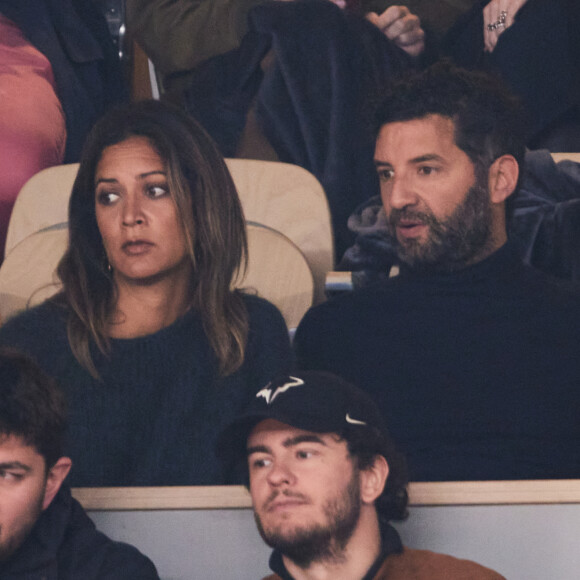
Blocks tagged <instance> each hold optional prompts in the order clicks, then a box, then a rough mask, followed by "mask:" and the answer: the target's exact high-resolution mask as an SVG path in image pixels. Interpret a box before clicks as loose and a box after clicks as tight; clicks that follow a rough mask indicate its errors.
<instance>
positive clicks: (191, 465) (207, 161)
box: [0, 101, 291, 486]
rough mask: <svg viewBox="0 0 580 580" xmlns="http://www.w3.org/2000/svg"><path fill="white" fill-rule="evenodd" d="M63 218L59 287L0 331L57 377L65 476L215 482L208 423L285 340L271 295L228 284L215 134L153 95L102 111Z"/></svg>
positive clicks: (222, 414) (231, 222) (282, 352)
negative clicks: (70, 465) (65, 416)
mask: <svg viewBox="0 0 580 580" xmlns="http://www.w3.org/2000/svg"><path fill="white" fill-rule="evenodd" d="M69 230H70V234H69V236H70V237H69V247H68V250H67V252H66V254H65V255H64V257H63V259H62V261H61V263H60V264H59V267H58V274H59V277H60V279H61V281H62V283H63V290H62V292H61V293H60V294H58V295H57V296H56V297H54V298H53V299H51V300H49V301H48V302H45V303H44V304H42V305H40V306H39V307H37V308H34V309H31V310H30V311H28V312H25V313H23V314H21V315H20V316H18V317H16V318H15V319H13V320H11V321H9V322H8V323H7V324H6V325H5V326H4V327H3V328H2V329H1V331H0V341H1V342H3V343H5V344H10V345H12V346H15V347H18V348H20V349H21V350H23V351H25V352H28V353H29V354H31V355H32V356H33V357H34V358H35V359H36V360H37V362H38V363H39V364H40V365H41V367H42V368H43V369H44V370H45V371H46V372H48V373H49V374H51V375H52V376H53V377H55V378H56V379H57V380H58V381H59V382H60V384H61V385H62V386H63V387H64V389H65V391H66V393H67V396H68V400H69V414H70V433H69V435H70V436H69V448H68V449H67V454H68V455H70V456H71V457H72V459H73V462H74V465H75V467H74V469H73V471H72V477H71V483H72V484H73V485H77V486H96V485H106V486H109V485H201V484H219V483H227V482H228V475H227V474H225V473H223V471H222V469H221V467H220V465H219V464H218V463H217V461H216V460H215V459H214V453H213V442H214V438H215V435H216V433H217V432H218V431H219V429H220V427H221V425H223V424H224V423H225V422H227V421H228V420H229V419H230V418H231V417H232V416H234V415H235V414H236V412H237V411H239V409H240V408H242V407H243V406H245V404H246V403H247V402H248V400H249V398H250V397H252V396H253V394H254V393H255V392H256V391H257V390H258V389H259V388H260V387H262V386H263V384H265V383H266V382H267V381H268V379H269V378H270V376H271V375H273V374H274V373H276V372H279V371H281V370H282V371H283V370H285V369H286V368H288V367H289V365H290V361H291V355H290V348H289V343H288V337H287V331H286V327H285V324H284V321H283V319H282V317H281V315H280V313H279V312H278V311H277V310H276V308H275V307H274V306H272V305H271V304H269V303H268V302H266V301H264V300H262V299H259V298H257V297H255V296H251V295H246V294H243V293H242V292H240V291H239V290H234V289H233V284H234V282H235V281H236V279H237V277H238V276H240V275H242V274H243V271H244V268H245V264H246V259H247V244H246V234H245V223H244V218H243V213H242V209H241V205H240V201H239V199H238V196H237V193H236V190H235V186H234V184H233V182H232V179H231V176H230V174H229V172H228V170H227V167H226V165H225V163H224V160H223V158H222V156H221V155H220V153H219V151H218V150H217V148H216V146H215V145H214V143H213V142H212V141H211V139H210V138H209V137H208V136H207V135H206V133H205V132H204V131H203V129H201V128H200V127H199V125H198V124H197V123H196V122H195V121H193V120H192V119H191V118H189V117H188V116H187V115H186V114H185V113H183V112H181V111H180V110H178V109H176V108H173V107H171V106H168V105H165V104H162V103H159V102H155V101H144V102H140V103H137V104H133V105H130V106H126V107H123V108H121V109H118V110H115V111H113V112H111V113H109V114H108V115H106V116H105V117H104V118H103V119H101V121H99V123H97V125H96V126H95V127H94V129H93V131H92V132H91V134H90V135H89V138H88V140H87V142H86V144H85V148H84V152H83V157H82V159H81V165H80V168H79V172H78V175H77V178H76V181H75V184H74V187H73V191H72V194H71V199H70V205H69Z"/></svg>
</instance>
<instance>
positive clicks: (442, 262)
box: [295, 64, 580, 481]
mask: <svg viewBox="0 0 580 580" xmlns="http://www.w3.org/2000/svg"><path fill="white" fill-rule="evenodd" d="M377 121H378V123H377V140H376V148H375V165H376V168H377V172H378V176H379V180H380V184H381V198H382V202H383V207H384V212H385V216H386V219H387V222H388V225H389V230H390V233H391V236H392V238H393V240H394V243H395V245H396V249H397V253H398V256H399V260H400V263H401V273H400V275H399V276H398V277H396V278H392V279H390V280H388V281H386V282H383V283H381V284H377V285H375V286H373V287H369V288H366V289H363V290H361V291H357V292H354V293H352V294H350V295H347V296H341V297H337V298H335V299H333V300H330V301H328V302H326V303H325V304H322V305H320V306H318V307H316V308H314V309H312V310H311V311H310V312H309V313H307V315H306V317H305V318H304V320H303V321H302V323H301V325H300V327H299V328H298V331H297V333H296V337H295V345H296V349H297V354H298V361H299V364H300V366H301V368H304V369H319V370H327V371H331V372H334V373H336V374H339V375H341V376H343V377H345V378H347V379H349V380H351V381H353V382H354V383H355V384H358V385H360V386H361V387H362V388H364V389H365V390H367V391H368V392H369V393H370V394H371V395H372V397H373V398H374V399H375V401H376V403H377V405H378V407H379V409H380V410H381V412H382V413H383V414H384V416H385V418H386V420H387V422H388V424H389V426H390V429H391V432H392V433H393V435H394V437H395V438H396V439H397V441H398V442H399V444H400V445H401V447H402V449H403V450H404V452H405V454H406V456H407V458H408V461H409V464H410V473H411V478H412V479H413V480H418V481H421V480H423V481H436V480H470V479H473V480H490V479H544V478H577V477H580V445H579V442H580V422H579V421H578V420H577V417H578V416H579V413H580V389H579V388H578V386H579V385H580V356H578V353H579V352H580V291H579V289H578V287H575V286H572V285H569V284H568V283H566V282H563V281H557V280H555V279H552V278H550V277H548V276H547V275H544V274H542V273H540V272H538V271H536V270H534V269H532V268H529V267H527V266H525V265H524V264H523V263H522V262H521V260H520V259H519V258H518V255H517V252H516V251H515V249H514V248H513V247H512V245H511V244H510V242H509V241H508V238H507V233H506V211H509V208H508V209H507V210H506V206H507V205H509V197H510V196H511V195H512V194H513V193H514V191H516V189H517V186H518V181H519V176H520V174H521V164H522V160H523V156H524V144H523V134H524V129H523V126H522V125H523V124H522V122H521V121H520V107H519V105H518V103H517V101H515V100H514V98H513V97H512V96H511V95H510V94H509V93H507V92H506V90H505V89H504V88H503V87H502V86H501V84H500V83H499V81H498V80H497V79H494V78H492V77H489V76H486V75H484V74H481V73H474V72H467V71H463V70H460V69H455V68H453V67H450V66H449V65H447V64H439V65H436V66H435V67H433V68H431V69H428V70H426V71H424V72H422V73H419V74H417V75H415V76H414V77H411V78H409V79H406V80H404V81H401V82H400V83H397V84H396V85H394V86H393V87H392V88H391V89H390V91H389V92H388V94H387V95H386V98H385V100H384V102H383V104H382V106H381V107H380V109H379V113H378V117H377Z"/></svg>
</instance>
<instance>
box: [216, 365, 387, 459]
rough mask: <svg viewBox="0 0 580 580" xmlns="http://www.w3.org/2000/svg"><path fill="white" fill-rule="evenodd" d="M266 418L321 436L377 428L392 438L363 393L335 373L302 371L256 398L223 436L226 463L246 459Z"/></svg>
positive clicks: (221, 452)
mask: <svg viewBox="0 0 580 580" xmlns="http://www.w3.org/2000/svg"><path fill="white" fill-rule="evenodd" d="M265 419H276V420H277V421H280V422H281V423H285V424H286V425H290V426H291V427H296V428H298V429H303V430H305V431H314V432H316V433H338V434H341V433H343V431H344V430H345V429H346V428H361V429H372V430H374V431H378V432H379V433H380V434H381V435H382V436H383V437H385V438H386V439H388V438H389V435H388V431H387V428H386V425H385V422H384V419H383V417H382V415H381V413H380V412H379V410H378V409H377V406H376V405H375V403H374V402H373V401H372V399H371V398H370V397H369V396H368V395H367V394H366V393H365V392H364V391H362V390H361V389H359V388H357V387H355V386H354V385H352V384H351V383H349V382H347V381H345V380H344V379H342V378H340V377H338V376H336V375H333V374H331V373H326V372H319V371H303V372H302V371H300V372H297V373H292V374H291V375H280V376H278V377H276V378H275V379H274V380H272V381H271V382H269V383H268V384H267V385H266V386H265V387H264V388H263V389H261V390H260V391H258V392H257V393H256V395H255V397H254V399H253V400H252V401H251V403H250V404H249V406H248V407H247V408H246V410H245V411H244V412H243V413H242V414H241V415H239V416H238V417H236V418H235V419H234V420H233V421H232V422H231V423H230V424H229V425H228V426H227V427H225V428H224V430H223V431H222V432H221V433H220V435H219V437H218V441H217V445H216V453H217V455H218V457H220V458H222V459H224V460H226V461H227V460H236V459H241V458H242V457H245V456H246V441H247V439H248V435H249V434H250V432H251V430H252V429H253V428H254V427H255V426H256V425H257V424H258V423H260V422H261V421H263V420H265Z"/></svg>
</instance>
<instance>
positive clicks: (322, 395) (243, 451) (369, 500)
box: [218, 372, 502, 580]
mask: <svg viewBox="0 0 580 580" xmlns="http://www.w3.org/2000/svg"><path fill="white" fill-rule="evenodd" d="M218 454H219V455H220V456H222V457H223V458H224V459H226V460H229V461H232V462H233V461H235V460H244V461H246V458H247V468H248V472H249V488H250V493H251V495H252V502H253V506H254V514H255V518H256V523H257V525H258V529H259V531H260V534H261V536H262V538H263V539H264V541H265V542H266V543H267V544H268V545H269V546H271V547H273V548H274V552H273V554H272V556H271V558H270V567H271V568H272V570H273V571H274V574H273V575H272V576H270V577H269V580H275V579H279V578H280V579H283V580H292V579H294V580H305V579H330V578H332V580H340V579H346V580H360V579H363V580H371V579H374V580H380V579H386V578H388V579H389V580H402V579H405V580H408V579H411V578H413V579H417V580H421V579H425V580H427V579H429V580H439V579H441V580H443V579H446V580H447V579H449V578H470V579H472V580H479V579H482V580H485V579H489V580H498V579H501V578H502V577H501V576H500V575H499V574H497V573H495V572H493V571H491V570H489V569H487V568H483V567H482V566H479V565H478V564H475V563H473V562H469V561H466V560H457V559H456V558H452V557H451V556H444V555H441V554H435V553H433V552H428V551H422V550H410V549H407V548H404V547H403V546H402V544H401V540H400V538H399V536H398V534H397V532H396V531H395V529H394V528H393V527H391V526H390V525H389V523H388V522H389V521H390V520H394V519H403V518H404V517H405V516H406V508H407V499H408V498H407V491H406V485H407V476H406V469H405V463H404V460H403V458H402V457H401V456H400V455H399V454H398V453H397V451H396V450H395V449H394V446H393V443H392V441H391V440H390V438H389V435H388V432H387V429H386V426H385V424H384V421H383V418H382V416H381V415H380V413H379V412H378V410H377V408H376V406H375V405H374V403H373V402H372V401H371V400H370V399H369V397H368V396H367V395H366V394H365V393H363V392H362V391H360V390H359V389H357V388H355V387H354V386H352V385H351V384H349V383H347V382H345V381H343V380H342V379H340V378H338V377H335V376H334V375H331V374H327V373H320V372H303V373H298V374H294V375H292V376H288V375H285V376H281V377H279V378H277V379H276V380H274V381H272V382H271V383H269V384H268V385H267V386H266V387H264V388H263V389H262V390H261V391H259V392H258V393H257V394H256V398H255V400H254V401H253V402H252V403H251V404H250V406H249V407H248V409H247V410H246V411H245V413H244V414H242V415H241V416H239V417H238V418H237V419H236V420H235V421H234V422H233V423H232V424H231V425H230V426H228V427H227V428H226V429H225V430H224V431H223V432H222V434H221V437H220V439H219V441H218Z"/></svg>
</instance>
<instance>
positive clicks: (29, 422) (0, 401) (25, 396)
mask: <svg viewBox="0 0 580 580" xmlns="http://www.w3.org/2000/svg"><path fill="white" fill-rule="evenodd" d="M65 428H66V405H65V399H64V395H63V393H62V392H61V390H60V389H59V388H58V387H57V386H56V384H55V383H54V382H53V381H52V380H51V379H49V378H48V377H47V376H46V375H45V374H44V373H43V372H42V371H41V370H40V369H39V368H38V366H37V365H36V364H35V363H34V362H33V361H32V360H30V359H29V358H28V357H26V356H24V355H22V354H19V353H17V352H16V351H13V350H10V349H6V348H0V443H1V442H2V439H4V438H6V437H10V436H14V437H20V438H21V439H22V440H23V441H24V443H25V444H26V445H30V446H31V447H34V448H35V449H36V450H37V451H38V453H39V454H40V455H42V457H44V460H45V463H46V469H47V470H48V469H50V468H51V467H52V466H53V465H54V464H55V463H56V462H57V461H58V459H59V458H60V457H61V456H62V449H63V439H64V432H65Z"/></svg>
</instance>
